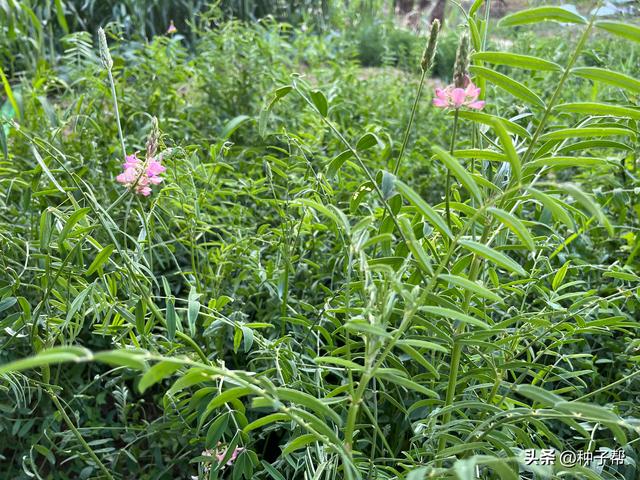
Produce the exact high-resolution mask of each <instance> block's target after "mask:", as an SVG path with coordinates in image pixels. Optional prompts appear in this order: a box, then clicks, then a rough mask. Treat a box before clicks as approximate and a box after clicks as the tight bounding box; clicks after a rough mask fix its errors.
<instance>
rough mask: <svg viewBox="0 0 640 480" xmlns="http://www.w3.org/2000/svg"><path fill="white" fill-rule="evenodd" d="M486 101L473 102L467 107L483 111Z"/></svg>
mask: <svg viewBox="0 0 640 480" xmlns="http://www.w3.org/2000/svg"><path fill="white" fill-rule="evenodd" d="M484 104H485V101H484V100H476V101H475V102H471V103H469V104H467V107H469V108H473V109H475V110H482V109H483V108H484Z"/></svg>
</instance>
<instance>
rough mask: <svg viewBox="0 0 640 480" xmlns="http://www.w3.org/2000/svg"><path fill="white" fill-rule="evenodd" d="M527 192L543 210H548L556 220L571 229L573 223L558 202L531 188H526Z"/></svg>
mask: <svg viewBox="0 0 640 480" xmlns="http://www.w3.org/2000/svg"><path fill="white" fill-rule="evenodd" d="M527 191H528V192H529V193H530V194H531V196H532V197H533V198H535V199H536V200H538V201H539V202H540V203H542V205H544V207H545V208H548V209H549V210H550V211H551V213H552V214H553V217H554V218H555V219H556V220H558V221H559V222H562V223H564V224H565V225H566V226H567V227H569V228H573V221H572V220H571V217H570V216H569V214H568V213H567V211H566V210H565V209H564V208H563V207H562V206H561V205H560V202H559V201H558V200H557V199H555V198H553V197H551V196H550V195H547V194H546V193H543V192H541V191H539V190H536V189H535V188H533V187H528V188H527Z"/></svg>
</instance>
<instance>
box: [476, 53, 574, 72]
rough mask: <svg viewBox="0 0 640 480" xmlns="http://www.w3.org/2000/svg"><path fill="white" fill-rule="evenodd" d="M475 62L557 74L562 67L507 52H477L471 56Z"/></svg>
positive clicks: (536, 58)
mask: <svg viewBox="0 0 640 480" xmlns="http://www.w3.org/2000/svg"><path fill="white" fill-rule="evenodd" d="M471 58H472V59H473V60H480V61H482V62H487V63H492V64H495V65H508V66H510V67H518V68H524V69H525V70H547V71H553V72H557V71H560V70H562V67H561V66H560V65H558V64H557V63H554V62H550V61H548V60H543V59H542V58H538V57H532V56H530V55H518V54H515V53H506V52H488V51H485V52H476V53H474V54H472V55H471Z"/></svg>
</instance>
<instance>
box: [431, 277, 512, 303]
mask: <svg viewBox="0 0 640 480" xmlns="http://www.w3.org/2000/svg"><path fill="white" fill-rule="evenodd" d="M438 278H440V279H442V280H444V281H446V282H449V283H450V284H452V285H456V286H458V287H461V288H463V289H465V290H467V291H469V292H472V293H475V294H476V295H478V296H479V297H482V298H486V299H487V300H493V301H494V302H498V303H502V301H503V300H502V298H501V297H500V296H499V295H498V294H496V293H494V292H492V291H491V290H489V289H488V288H487V287H485V286H483V285H481V284H479V283H478V282H474V281H472V280H469V279H468V278H464V277H461V276H459V275H449V274H447V273H441V274H440V275H438Z"/></svg>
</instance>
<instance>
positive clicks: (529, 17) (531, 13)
mask: <svg viewBox="0 0 640 480" xmlns="http://www.w3.org/2000/svg"><path fill="white" fill-rule="evenodd" d="M548 21H555V22H562V23H578V24H585V23H587V21H586V20H585V19H584V17H582V16H581V15H578V14H576V13H573V12H572V11H570V10H567V9H565V8H562V7H536V8H529V9H527V10H521V11H519V12H515V13H511V14H509V15H506V16H505V17H502V18H501V19H500V21H499V22H498V26H500V27H514V26H516V25H527V24H531V23H540V22H548Z"/></svg>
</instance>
